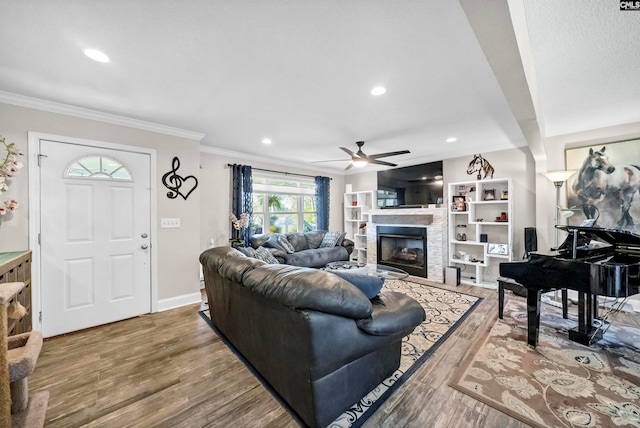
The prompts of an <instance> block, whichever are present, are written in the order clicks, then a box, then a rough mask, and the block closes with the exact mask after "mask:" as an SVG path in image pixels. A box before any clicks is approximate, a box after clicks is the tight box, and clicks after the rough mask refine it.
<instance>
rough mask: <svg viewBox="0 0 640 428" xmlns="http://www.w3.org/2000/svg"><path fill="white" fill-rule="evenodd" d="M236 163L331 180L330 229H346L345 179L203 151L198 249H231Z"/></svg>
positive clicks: (201, 154)
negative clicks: (343, 206)
mask: <svg viewBox="0 0 640 428" xmlns="http://www.w3.org/2000/svg"><path fill="white" fill-rule="evenodd" d="M234 163H236V164H242V165H251V166H252V167H254V168H262V169H269V170H273V171H283V172H285V171H286V172H289V173H297V174H305V175H312V176H316V175H323V176H327V177H330V178H332V180H331V185H330V190H329V193H330V202H329V229H330V230H336V231H337V230H342V229H344V226H343V220H342V214H343V208H342V204H343V193H344V177H343V176H341V175H332V174H326V173H319V172H317V171H312V170H305V169H301V168H291V167H289V166H283V165H277V164H270V163H266V162H260V161H255V160H248V159H239V158H232V157H228V156H223V155H219V154H212V153H207V152H205V151H203V152H201V153H200V165H201V167H202V169H201V170H200V177H201V180H200V186H201V189H202V195H201V198H202V203H201V208H200V209H201V211H200V230H201V234H200V239H199V245H200V248H201V249H202V250H204V249H206V248H208V246H209V240H210V239H213V241H214V245H215V246H222V245H229V237H230V232H231V229H230V227H231V223H230V220H229V214H230V212H231V169H230V168H229V167H228V166H227V164H234Z"/></svg>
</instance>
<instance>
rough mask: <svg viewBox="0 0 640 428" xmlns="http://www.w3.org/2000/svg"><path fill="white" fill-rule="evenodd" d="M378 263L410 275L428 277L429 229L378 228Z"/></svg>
mask: <svg viewBox="0 0 640 428" xmlns="http://www.w3.org/2000/svg"><path fill="white" fill-rule="evenodd" d="M376 235H377V236H376V238H377V239H376V241H377V250H378V251H377V263H378V264H381V265H387V266H393V267H396V268H399V269H402V270H404V271H405V272H408V273H409V274H410V275H415V276H421V277H423V278H426V277H427V229H426V228H424V227H402V226H378V227H377V228H376Z"/></svg>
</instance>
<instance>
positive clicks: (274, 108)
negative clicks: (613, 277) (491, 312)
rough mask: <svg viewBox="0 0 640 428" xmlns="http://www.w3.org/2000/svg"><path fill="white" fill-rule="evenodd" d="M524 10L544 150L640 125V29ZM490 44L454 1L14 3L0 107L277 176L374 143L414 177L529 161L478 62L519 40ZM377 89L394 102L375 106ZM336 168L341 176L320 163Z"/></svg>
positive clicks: (627, 15) (553, 8)
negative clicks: (432, 167)
mask: <svg viewBox="0 0 640 428" xmlns="http://www.w3.org/2000/svg"><path fill="white" fill-rule="evenodd" d="M461 1H462V2H463V4H464V2H465V1H466V0H461ZM494 1H501V2H502V3H505V4H506V1H507V0H494ZM509 4H510V5H511V6H512V7H513V8H515V9H517V10H519V11H520V12H522V15H523V16H525V20H526V24H523V23H519V24H518V25H519V26H520V27H522V25H526V28H524V29H523V28H517V29H516V32H519V31H520V30H524V32H523V33H524V34H525V35H527V36H528V40H527V42H528V43H530V45H527V46H526V47H525V48H522V47H521V51H522V52H521V55H522V58H524V59H527V58H530V59H532V61H533V62H532V64H533V70H534V74H533V75H531V74H528V75H527V77H528V79H529V80H530V82H529V84H530V86H531V94H532V99H533V104H534V105H535V106H536V107H537V118H538V121H539V123H540V125H541V126H542V127H543V128H542V129H541V134H542V135H543V136H545V135H546V136H551V135H558V134H566V133H572V132H578V131H584V130H589V129H593V128H600V127H607V126H614V125H620V124H624V123H632V122H638V121H640V78H638V70H640V55H639V54H638V52H640V12H622V11H619V10H618V2H617V1H614V0H591V1H589V2H585V1H584V0H563V1H557V0H536V1H529V0H526V1H523V0H509ZM489 18H491V17H490V16H489ZM493 27H494V28H491V33H492V34H482V33H481V32H480V30H478V28H477V27H476V32H477V33H478V34H476V32H474V30H473V29H472V27H471V25H470V24H469V21H468V20H467V18H466V16H465V13H464V11H463V8H462V6H461V3H460V2H459V1H452V0H437V1H436V0H429V1H427V0H402V1H400V0H398V1H391V0H350V1H348V2H346V1H339V0H324V1H319V0H295V1H294V0H273V1H258V0H253V1H249V0H235V1H228V0H227V1H223V0H198V1H194V0H191V1H189V2H178V1H175V0H144V1H140V0H138V1H130V0H127V1H124V0H114V1H109V2H105V1H97V0H66V1H64V2H52V1H45V0H39V1H33V0H23V1H10V0H0V91H4V92H6V93H11V94H19V95H24V96H28V97H35V98H39V99H43V100H48V101H53V102H57V103H63V104H68V105H72V106H77V107H82V108H88V109H91V110H97V111H101V112H105V113H111V114H116V115H122V116H126V117H129V118H134V119H139V120H144V121H150V122H155V123H159V124H163V125H168V126H173V127H177V128H182V129H187V130H191V131H195V132H200V133H203V134H205V137H204V138H203V140H202V144H203V145H205V146H209V147H211V148H213V149H214V151H215V150H218V151H220V152H224V153H230V154H231V153H237V154H239V155H240V156H242V155H253V156H255V155H256V154H257V153H260V155H261V156H263V159H264V160H271V161H274V162H277V163H289V164H290V163H291V162H295V165H296V166H299V167H304V168H311V169H319V168H330V169H333V171H334V172H338V171H342V169H343V168H344V167H345V166H346V165H347V160H348V156H347V155H346V154H345V153H344V152H342V151H341V150H340V149H339V148H338V147H339V146H343V147H348V148H350V149H353V150H354V151H355V149H356V146H355V141H358V140H364V141H366V144H365V146H364V151H365V153H368V154H373V153H378V152H387V151H394V150H402V149H409V150H411V154H409V155H400V156H395V157H392V158H386V159H384V160H388V161H392V162H395V163H398V164H399V165H401V166H404V165H410V164H415V163H419V162H429V161H434V160H440V159H445V158H451V157H457V156H463V155H470V154H473V153H479V152H482V153H486V152H490V151H495V150H501V149H506V148H512V147H519V146H524V145H527V141H525V138H524V136H523V133H522V131H521V129H520V126H519V124H518V121H517V120H516V117H514V114H513V113H512V111H511V109H510V104H509V103H508V102H507V98H505V95H504V94H503V92H502V90H501V86H500V85H499V82H498V80H497V79H496V77H495V75H500V74H502V75H508V74H509V72H510V70H492V68H491V67H490V65H489V61H488V60H487V58H486V57H485V54H484V53H483V52H485V51H486V49H485V51H483V49H482V48H481V43H482V41H483V40H484V41H485V43H486V40H490V38H491V37H496V33H497V34H498V36H499V35H500V33H501V32H504V37H513V36H512V34H513V29H512V28H510V27H509V26H505V25H503V23H501V22H496V23H495V25H494V26H493ZM485 31H486V30H485ZM520 32H522V31H520ZM521 46H522V45H521ZM529 46H530V48H529ZM86 47H93V48H96V49H100V50H102V51H104V52H105V53H106V54H108V55H109V56H110V58H111V62H110V63H108V64H100V63H97V62H93V61H91V60H89V59H88V58H86V57H85V56H84V55H83V54H82V52H81V49H83V48H86ZM516 54H517V53H516ZM494 67H495V64H494ZM520 67H522V65H520ZM525 68H526V67H525ZM534 79H535V80H534ZM380 84H381V85H384V86H386V87H387V93H386V94H385V95H383V96H380V97H373V96H372V95H370V93H369V91H370V90H371V88H372V87H373V86H375V85H380ZM524 92H527V91H524ZM523 95H527V96H528V94H523ZM525 98H526V97H525ZM450 136H455V137H457V138H458V141H457V142H456V143H452V144H451V143H449V144H448V143H445V139H446V138H447V137H450ZM264 137H269V138H270V139H272V140H273V144H272V145H270V146H265V145H263V144H262V143H260V141H261V140H262V139H263V138H264ZM329 159H344V161H340V162H329V163H320V164H316V163H310V162H311V161H321V160H329ZM367 168H371V167H367ZM352 171H354V169H352V170H350V171H349V172H352ZM359 171H360V170H358V172H359Z"/></svg>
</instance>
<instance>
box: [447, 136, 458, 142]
mask: <svg viewBox="0 0 640 428" xmlns="http://www.w3.org/2000/svg"><path fill="white" fill-rule="evenodd" d="M456 141H458V139H457V138H456V137H449V138H447V143H455V142H456Z"/></svg>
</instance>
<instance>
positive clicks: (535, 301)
mask: <svg viewBox="0 0 640 428" xmlns="http://www.w3.org/2000/svg"><path fill="white" fill-rule="evenodd" d="M541 296H542V290H536V289H532V288H528V289H527V324H528V326H527V328H528V330H527V331H528V338H527V343H529V346H533V347H535V346H536V345H538V336H539V335H540V298H541Z"/></svg>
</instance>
